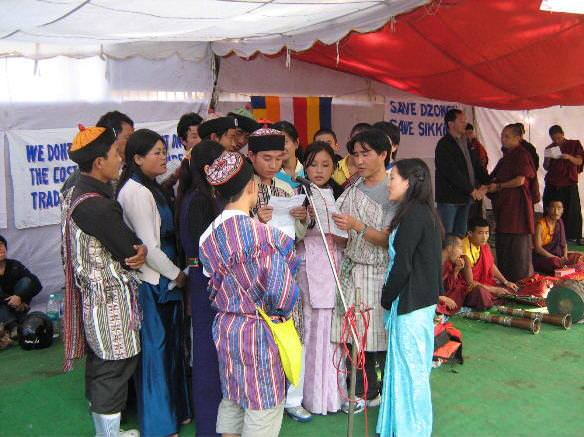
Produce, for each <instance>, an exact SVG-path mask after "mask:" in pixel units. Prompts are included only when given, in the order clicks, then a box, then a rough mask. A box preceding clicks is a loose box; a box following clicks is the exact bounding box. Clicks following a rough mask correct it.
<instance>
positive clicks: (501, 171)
mask: <svg viewBox="0 0 584 437" xmlns="http://www.w3.org/2000/svg"><path fill="white" fill-rule="evenodd" d="M501 141H502V143H503V157H502V158H501V159H500V160H499V162H498V163H497V166H496V167H495V169H494V170H493V173H492V175H491V177H492V180H493V183H491V184H490V185H489V189H488V191H489V196H490V197H491V200H492V201H493V207H494V210H495V222H496V230H497V235H496V250H497V261H498V265H499V269H500V270H501V273H502V274H503V276H505V277H506V278H507V279H509V280H510V281H512V282H516V281H518V280H520V279H523V278H526V277H528V276H530V275H531V274H532V273H533V266H532V263H531V249H532V236H533V234H534V231H535V223H534V222H535V219H534V210H533V204H534V203H536V202H538V201H539V185H538V182H537V175H536V172H535V168H534V166H533V161H532V159H531V157H530V155H529V152H527V151H526V150H525V149H524V148H523V147H521V129H520V128H519V127H518V126H517V125H514V124H510V125H507V126H505V128H504V129H503V131H502V132H501Z"/></svg>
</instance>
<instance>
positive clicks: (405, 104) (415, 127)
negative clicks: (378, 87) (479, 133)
mask: <svg viewBox="0 0 584 437" xmlns="http://www.w3.org/2000/svg"><path fill="white" fill-rule="evenodd" d="M452 108H458V109H461V110H463V111H465V113H466V114H467V118H469V122H472V119H471V118H470V117H469V115H470V108H467V107H465V106H464V105H461V104H459V103H450V102H440V101H437V100H426V99H421V98H419V99H418V98H416V97H411V98H392V97H387V98H386V103H385V120H387V121H390V122H392V123H394V124H396V125H397V126H398V127H399V130H400V134H401V140H400V147H399V155H398V156H399V158H414V157H421V158H427V157H430V156H431V157H434V149H435V148H436V144H437V143H438V140H439V139H440V138H442V137H443V136H444V135H445V134H446V133H447V132H448V128H447V127H446V126H445V125H444V116H445V115H446V113H447V112H448V110H450V109H452Z"/></svg>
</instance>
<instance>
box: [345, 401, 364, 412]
mask: <svg viewBox="0 0 584 437" xmlns="http://www.w3.org/2000/svg"><path fill="white" fill-rule="evenodd" d="M364 409H365V400H364V399H361V398H358V399H357V402H355V405H354V406H353V414H359V413H362V412H363V410H364ZM341 410H342V411H343V413H345V414H349V401H345V402H343V405H341Z"/></svg>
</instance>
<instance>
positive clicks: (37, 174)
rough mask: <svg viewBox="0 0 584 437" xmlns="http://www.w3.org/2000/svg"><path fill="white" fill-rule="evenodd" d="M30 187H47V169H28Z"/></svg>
mask: <svg viewBox="0 0 584 437" xmlns="http://www.w3.org/2000/svg"><path fill="white" fill-rule="evenodd" d="M29 171H30V180H31V183H32V185H49V168H48V167H41V168H29Z"/></svg>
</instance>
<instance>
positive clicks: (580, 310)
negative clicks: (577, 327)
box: [547, 279, 584, 323]
mask: <svg viewBox="0 0 584 437" xmlns="http://www.w3.org/2000/svg"><path fill="white" fill-rule="evenodd" d="M547 306H548V312H549V313H550V314H571V315H572V321H573V322H574V323H577V322H579V321H580V320H583V319H584V281H576V280H574V279H566V280H565V281H559V282H557V283H556V284H555V285H554V287H553V288H552V289H551V290H550V292H549V293H548V295H547Z"/></svg>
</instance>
